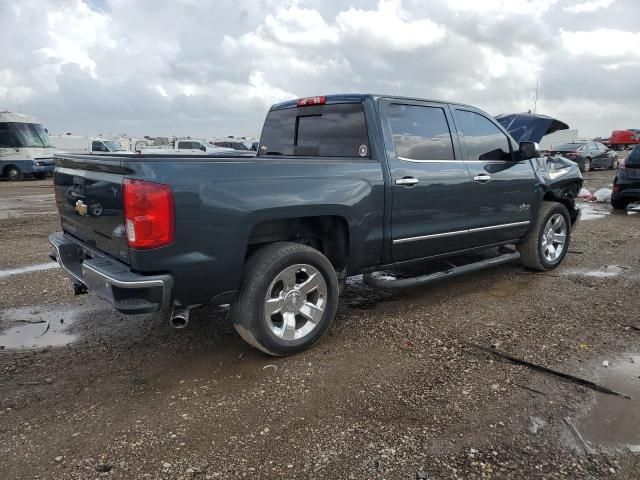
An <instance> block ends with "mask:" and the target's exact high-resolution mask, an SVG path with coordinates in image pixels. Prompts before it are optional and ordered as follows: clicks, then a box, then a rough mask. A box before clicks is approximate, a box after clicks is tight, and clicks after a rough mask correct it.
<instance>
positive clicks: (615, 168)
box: [611, 159, 620, 170]
mask: <svg viewBox="0 0 640 480" xmlns="http://www.w3.org/2000/svg"><path fill="white" fill-rule="evenodd" d="M619 166H620V162H619V161H618V159H615V160H614V161H613V162H611V170H617V169H618V167H619Z"/></svg>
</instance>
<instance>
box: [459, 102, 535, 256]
mask: <svg viewBox="0 0 640 480" xmlns="http://www.w3.org/2000/svg"><path fill="white" fill-rule="evenodd" d="M454 111H455V122H456V127H457V131H458V135H459V137H460V143H461V146H462V150H463V152H464V156H465V161H466V164H467V167H468V169H469V173H470V176H471V180H472V182H471V185H472V187H471V190H470V192H469V195H468V196H467V197H466V206H467V208H468V209H469V211H470V213H469V215H470V217H469V230H470V232H469V233H470V235H469V237H470V240H471V241H472V243H473V245H474V246H481V245H488V244H492V243H498V242H502V241H505V240H511V239H516V238H519V237H521V236H523V235H524V234H525V232H526V231H527V229H528V228H529V226H530V224H531V221H532V218H533V217H532V215H533V206H534V205H535V200H536V180H535V174H534V171H533V167H532V165H531V162H530V161H529V160H524V161H514V158H515V157H514V152H513V150H514V148H517V147H516V146H515V145H514V143H515V142H514V141H513V140H512V139H511V138H510V137H509V136H508V135H507V134H506V133H505V132H504V131H503V129H502V127H501V126H500V125H499V124H498V123H497V122H495V121H494V120H493V119H491V118H490V117H489V116H488V115H486V114H485V113H484V112H481V111H479V110H475V109H472V108H469V107H454Z"/></svg>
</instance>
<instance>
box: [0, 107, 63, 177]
mask: <svg viewBox="0 0 640 480" xmlns="http://www.w3.org/2000/svg"><path fill="white" fill-rule="evenodd" d="M54 153H56V150H55V149H54V148H53V147H52V146H51V144H50V143H49V137H48V135H47V130H46V129H45V128H43V126H42V125H40V123H38V121H37V120H36V119H35V117H32V116H31V115H25V114H23V113H13V112H0V176H2V177H5V178H9V180H22V179H23V178H24V177H25V176H27V175H29V176H33V177H35V178H44V177H45V176H46V175H47V173H51V172H53V167H54V160H53V154H54Z"/></svg>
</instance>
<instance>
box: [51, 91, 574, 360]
mask: <svg viewBox="0 0 640 480" xmlns="http://www.w3.org/2000/svg"><path fill="white" fill-rule="evenodd" d="M532 121H536V122H539V121H546V120H544V119H539V118H538V119H536V118H534V119H533V120H532ZM521 127H522V125H520V130H522V132H524V133H525V134H524V135H520V137H521V138H526V139H527V140H525V141H522V142H521V143H519V144H518V142H517V141H516V140H515V139H514V138H513V137H512V136H511V135H510V134H509V132H508V131H507V130H506V129H505V128H503V127H502V126H501V124H500V123H499V122H498V121H496V120H495V119H493V118H492V117H491V116H489V115H488V114H486V113H484V112H483V111H481V110H479V109H477V108H474V107H471V106H468V105H461V104H454V103H446V102H438V101H429V100H422V99H414V98H402V97H393V96H378V95H362V94H358V95H330V96H318V97H310V98H302V99H299V100H293V101H288V102H284V103H280V104H277V105H274V106H273V107H272V108H271V109H270V110H269V112H268V114H267V117H266V120H265V123H264V127H263V130H262V135H261V139H260V144H259V148H258V152H257V156H256V157H241V156H231V155H228V154H218V155H209V156H202V155H199V156H193V157H189V156H185V155H180V156H179V157H175V158H172V157H170V156H167V155H154V154H151V153H150V154H146V153H145V154H141V155H136V156H119V155H117V154H114V155H112V156H109V155H105V156H100V157H99V158H96V157H95V156H89V155H59V156H58V157H57V159H56V169H55V173H54V183H55V193H56V200H57V207H58V210H59V213H60V217H61V220H62V231H61V232H58V233H54V234H52V235H51V236H50V237H49V240H50V242H51V244H52V246H53V252H52V255H51V256H52V258H54V259H55V260H57V261H58V262H59V263H60V265H61V266H62V268H63V269H64V270H65V271H66V273H68V275H69V276H70V277H71V279H72V281H73V284H74V288H75V290H76V292H77V293H86V292H87V291H91V292H93V293H95V294H97V296H98V297H100V298H102V299H104V300H106V301H107V302H109V303H111V304H112V305H113V306H114V307H115V308H116V309H117V310H119V311H120V312H123V313H126V314H136V313H147V312H153V311H159V310H162V311H167V312H168V311H171V314H170V322H171V323H172V324H173V326H174V327H178V328H179V327H183V326H185V325H186V323H187V321H188V318H189V310H190V309H191V308H194V307H195V306H199V305H203V304H214V305H227V304H230V305H231V307H230V312H231V315H230V316H231V319H232V321H233V324H234V326H235V328H236V330H237V332H238V333H239V334H240V336H241V337H242V338H243V339H245V340H246V341H247V342H248V343H249V344H251V345H253V346H254V347H256V348H258V349H260V350H262V351H263V352H266V353H268V354H271V355H288V354H293V353H296V352H299V351H302V350H304V349H306V348H308V347H310V346H311V345H313V344H314V343H315V342H317V341H318V339H319V338H320V337H321V336H322V335H323V333H324V332H325V331H326V330H327V328H328V327H329V325H330V323H331V321H332V319H333V317H334V315H335V313H336V308H337V304H338V296H339V293H340V289H341V285H342V284H343V283H344V280H345V278H346V277H347V276H353V275H357V274H364V279H365V281H366V282H367V283H369V284H371V285H381V286H383V287H388V288H394V287H400V286H411V285H416V284H420V283H428V282H429V281H432V280H434V279H440V278H447V277H450V276H454V275H457V274H460V273H464V272H468V271H471V270H477V269H480V268H486V267H489V266H492V265H496V264H499V263H503V262H506V261H514V260H517V259H519V260H520V262H521V263H522V264H523V265H524V266H525V267H527V268H531V269H535V270H550V269H553V268H555V267H557V266H558V265H559V264H560V263H561V262H562V260H563V258H564V257H565V255H566V253H567V249H568V247H569V242H570V239H571V230H572V227H573V225H574V224H575V223H576V222H577V221H578V218H579V214H580V211H579V209H578V208H576V206H575V202H574V199H575V197H576V195H577V194H578V192H579V190H580V188H581V186H582V177H581V175H580V172H579V171H578V168H577V166H576V165H575V163H573V162H571V161H568V160H566V159H562V158H540V155H539V150H538V148H537V143H535V141H531V140H532V139H531V138H530V136H531V135H530V133H531V131H533V130H540V125H539V124H538V125H537V126H536V128H535V129H533V130H532V129H527V128H524V129H522V128H521ZM553 129H554V127H553V126H552V125H551V124H550V123H547V124H544V125H542V130H543V131H544V132H545V133H550V131H552V130H553ZM522 132H521V133H522ZM527 132H529V134H527ZM527 135H528V136H527ZM93 189H97V190H98V191H100V195H101V198H102V199H103V203H104V204H105V205H106V204H107V197H108V207H109V208H103V209H102V210H101V212H100V215H96V214H95V212H93V213H92V211H91V208H90V205H89V204H88V203H87V201H88V200H87V198H88V195H89V194H90V193H91V191H92V190H93ZM70 199H71V200H70ZM493 250H495V251H496V252H497V253H496V254H495V256H493V257H491V256H490V257H488V258H485V259H484V260H478V261H475V262H472V263H470V264H465V265H461V266H455V267H449V268H447V269H445V270H443V271H439V272H436V273H431V274H429V275H423V276H420V277H417V278H409V279H407V278H404V279H400V280H396V281H395V282H396V283H394V281H386V280H385V279H384V278H383V277H381V276H380V275H377V276H376V272H381V271H385V270H388V269H390V268H400V267H404V266H408V265H413V266H415V265H416V264H417V262H429V261H434V260H438V261H440V259H442V258H445V257H446V258H452V257H455V256H460V255H462V254H467V253H476V252H488V251H493Z"/></svg>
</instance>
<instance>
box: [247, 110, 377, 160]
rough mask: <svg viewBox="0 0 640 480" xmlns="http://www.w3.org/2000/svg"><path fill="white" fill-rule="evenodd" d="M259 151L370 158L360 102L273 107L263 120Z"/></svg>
mask: <svg viewBox="0 0 640 480" xmlns="http://www.w3.org/2000/svg"><path fill="white" fill-rule="evenodd" d="M259 154H261V155H296V156H307V157H364V158H369V157H370V152H369V135H368V132H367V123H366V121H365V118H364V110H363V107H362V104H361V103H341V104H331V105H322V106H306V107H299V108H286V109H282V110H273V111H271V112H269V114H268V115H267V119H266V120H265V123H264V128H263V130H262V136H261V138H260V152H259Z"/></svg>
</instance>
